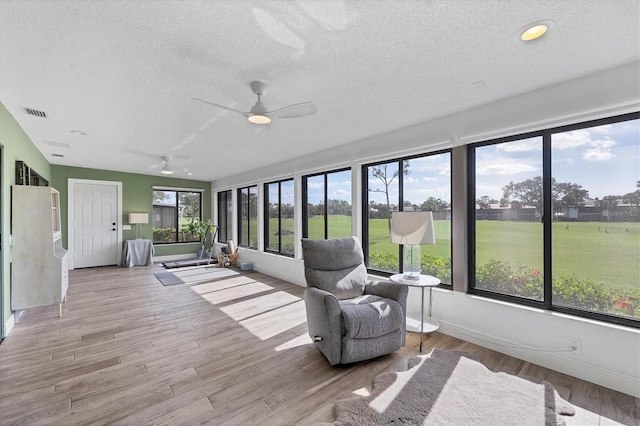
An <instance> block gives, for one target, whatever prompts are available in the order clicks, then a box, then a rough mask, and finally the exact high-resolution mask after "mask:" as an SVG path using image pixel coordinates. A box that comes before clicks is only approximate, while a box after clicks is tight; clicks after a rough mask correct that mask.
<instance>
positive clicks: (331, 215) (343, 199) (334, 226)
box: [302, 169, 352, 240]
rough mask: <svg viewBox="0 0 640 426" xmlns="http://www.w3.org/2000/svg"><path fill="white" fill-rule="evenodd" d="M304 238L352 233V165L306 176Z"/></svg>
mask: <svg viewBox="0 0 640 426" xmlns="http://www.w3.org/2000/svg"><path fill="white" fill-rule="evenodd" d="M302 199H303V205H302V209H303V223H302V235H303V237H304V238H312V239H316V240H322V239H327V238H345V237H350V236H351V234H352V232H351V169H345V170H336V171H332V172H326V173H320V174H315V175H308V176H303V178H302Z"/></svg>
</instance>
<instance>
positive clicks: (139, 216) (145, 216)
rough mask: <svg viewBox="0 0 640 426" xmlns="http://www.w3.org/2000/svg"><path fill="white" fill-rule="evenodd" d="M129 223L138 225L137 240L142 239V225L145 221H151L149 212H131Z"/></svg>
mask: <svg viewBox="0 0 640 426" xmlns="http://www.w3.org/2000/svg"><path fill="white" fill-rule="evenodd" d="M129 223H130V224H132V225H134V224H135V225H136V240H139V239H141V238H142V237H141V236H140V226H141V225H142V224H143V223H149V213H129Z"/></svg>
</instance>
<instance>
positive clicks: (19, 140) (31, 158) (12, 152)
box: [0, 102, 51, 326]
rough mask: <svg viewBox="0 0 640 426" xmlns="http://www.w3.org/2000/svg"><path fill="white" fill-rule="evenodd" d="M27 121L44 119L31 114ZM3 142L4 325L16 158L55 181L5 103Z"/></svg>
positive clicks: (0, 128) (0, 125) (0, 122)
mask: <svg viewBox="0 0 640 426" xmlns="http://www.w3.org/2000/svg"><path fill="white" fill-rule="evenodd" d="M26 120H43V119H42V118H37V117H27V118H26ZM0 145H3V146H4V149H3V155H2V179H1V183H0V191H1V192H2V211H0V222H1V224H2V225H1V226H2V326H4V324H5V323H6V321H7V319H9V317H10V316H11V298H10V289H11V276H10V274H9V271H10V266H11V264H10V262H9V259H10V247H9V235H10V233H11V223H10V218H11V185H13V184H15V183H16V179H15V176H16V174H15V165H16V161H24V162H25V163H27V165H28V166H29V167H31V168H32V169H33V170H35V171H36V172H37V173H38V174H39V175H40V176H42V177H43V178H45V179H47V180H48V181H51V166H50V165H49V162H48V161H47V159H46V158H45V157H44V156H43V155H42V154H41V153H40V151H38V149H37V148H36V146H35V145H34V144H33V142H31V139H29V137H28V136H27V135H26V133H25V132H24V131H23V130H22V127H20V125H19V124H18V122H17V121H16V120H15V118H13V116H12V115H11V113H9V111H7V109H6V108H5V106H4V105H3V104H2V103H1V102H0Z"/></svg>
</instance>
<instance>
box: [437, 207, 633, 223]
mask: <svg viewBox="0 0 640 426" xmlns="http://www.w3.org/2000/svg"><path fill="white" fill-rule="evenodd" d="M434 218H435V215H434ZM541 219H542V216H541V215H540V213H538V212H536V209H535V208H524V209H476V220H510V221H529V222H531V221H540V220H541ZM554 220H558V221H567V222H640V208H638V207H636V206H621V207H618V208H617V209H616V210H611V211H607V210H604V211H603V210H601V209H599V208H590V207H582V208H580V209H578V211H577V212H576V211H575V210H573V211H571V213H570V214H565V215H558V216H555V217H554Z"/></svg>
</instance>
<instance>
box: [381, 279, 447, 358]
mask: <svg viewBox="0 0 640 426" xmlns="http://www.w3.org/2000/svg"><path fill="white" fill-rule="evenodd" d="M389 279H390V280H391V281H393V282H396V283H399V284H404V285H408V286H410V287H420V288H421V289H422V298H421V308H420V320H418V321H415V320H413V319H412V318H407V330H408V331H419V332H420V352H422V335H423V333H431V332H434V331H436V330H437V329H438V328H440V323H439V322H438V321H437V320H436V319H434V318H431V306H432V303H431V302H432V301H433V287H436V286H438V285H439V284H440V279H439V278H436V277H432V276H431V275H419V277H418V279H415V280H412V279H408V278H405V276H404V274H396V275H391V276H390V277H389ZM425 287H428V288H429V316H428V317H427V318H425V317H424V289H425Z"/></svg>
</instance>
